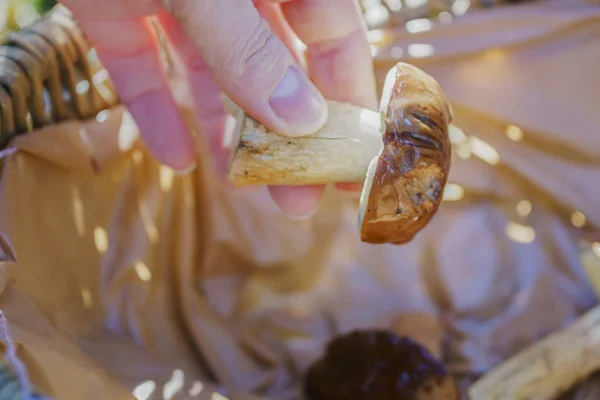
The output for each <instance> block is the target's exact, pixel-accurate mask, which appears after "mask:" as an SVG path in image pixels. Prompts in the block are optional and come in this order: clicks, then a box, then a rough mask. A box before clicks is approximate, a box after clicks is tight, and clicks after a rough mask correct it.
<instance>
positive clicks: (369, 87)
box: [276, 0, 377, 109]
mask: <svg viewBox="0 0 600 400" xmlns="http://www.w3.org/2000/svg"><path fill="white" fill-rule="evenodd" d="M276 1H277V0H276ZM281 8H282V11H283V13H284V15H285V17H286V19H287V21H288V23H289V24H290V26H291V27H292V29H293V30H294V31H295V32H296V34H297V35H298V37H299V38H300V40H302V41H303V42H304V44H306V60H307V64H308V68H309V73H310V75H311V78H312V79H313V82H314V83H315V85H316V86H317V87H318V88H319V90H320V91H321V93H323V95H324V96H325V98H327V99H329V100H337V101H344V102H348V103H353V104H355V105H358V106H361V107H365V108H370V109H377V95H376V92H375V90H376V89H375V74H374V71H373V60H372V57H371V49H370V46H369V41H368V39H367V27H366V23H365V21H364V18H363V15H362V11H361V9H360V6H359V4H358V2H357V1H356V0H290V1H285V2H283V3H281Z"/></svg>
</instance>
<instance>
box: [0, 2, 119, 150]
mask: <svg viewBox="0 0 600 400" xmlns="http://www.w3.org/2000/svg"><path fill="white" fill-rule="evenodd" d="M119 102H120V100H119V98H118V95H117V94H116V91H115V89H114V86H113V84H112V82H111V81H110V78H109V76H108V73H107V72H106V70H105V69H104V67H103V66H102V64H101V63H100V61H99V60H98V58H97V57H96V54H95V50H94V49H93V46H92V45H91V44H90V42H89V41H88V39H87V38H86V36H85V34H84V33H83V31H82V29H81V27H80V26H79V25H78V24H77V22H76V21H75V20H74V18H73V15H72V14H71V13H70V11H68V10H67V9H66V8H65V7H64V6H61V5H58V6H56V7H54V8H53V9H52V10H50V11H49V12H48V13H47V14H46V15H44V16H43V17H42V18H40V19H39V20H37V21H35V22H34V23H33V24H31V25H29V26H27V27H25V28H23V29H21V30H19V31H16V32H11V33H9V34H7V35H6V36H5V37H3V38H2V40H1V41H0V149H1V148H4V147H6V146H7V145H8V143H9V142H10V140H11V139H12V138H14V137H15V136H17V135H22V134H24V133H27V132H29V131H32V130H35V129H39V128H42V127H44V126H47V125H51V124H56V123H60V122H63V121H66V120H70V119H87V118H91V117H93V116H94V115H96V114H98V113H99V112H100V111H102V110H105V109H108V108H111V107H113V106H114V105H116V104H118V103H119Z"/></svg>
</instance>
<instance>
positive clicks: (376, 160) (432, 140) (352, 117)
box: [228, 63, 452, 244]
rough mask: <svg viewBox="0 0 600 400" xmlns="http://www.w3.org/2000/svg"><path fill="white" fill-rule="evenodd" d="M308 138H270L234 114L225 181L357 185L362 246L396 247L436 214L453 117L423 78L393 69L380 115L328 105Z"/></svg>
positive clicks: (415, 71)
mask: <svg viewBox="0 0 600 400" xmlns="http://www.w3.org/2000/svg"><path fill="white" fill-rule="evenodd" d="M328 108H329V117H328V119H327V121H326V123H325V125H324V126H323V127H322V128H321V129H319V130H318V131H317V132H315V133H314V134H312V135H310V136H302V137H287V136H283V135H280V134H278V133H276V132H273V131H270V130H269V129H267V128H266V127H265V126H264V125H262V124H261V123H260V122H258V121H257V120H256V119H254V118H253V117H252V116H250V115H248V114H246V113H244V112H243V111H242V110H238V115H237V127H236V129H235V131H234V137H233V142H232V143H233V144H234V145H233V146H232V151H231V155H230V159H229V171H228V179H229V181H230V182H231V183H232V184H233V185H236V186H243V185H317V184H330V183H337V182H344V183H349V182H361V183H362V182H364V186H363V190H362V194H361V197H360V206H359V217H358V226H359V230H360V237H361V240H362V241H364V242H367V243H394V244H403V243H407V242H409V241H410V240H412V239H413V237H414V236H415V235H416V234H417V233H418V232H419V231H420V230H421V229H423V228H424V227H425V226H426V225H427V224H428V223H429V221H430V220H431V218H432V217H433V216H434V215H435V213H436V211H437V209H438V207H439V205H440V203H441V200H442V194H443V189H444V186H445V185H446V181H447V177H448V172H449V168H450V149H451V147H450V141H449V138H448V126H449V124H450V122H451V119H452V112H451V109H450V106H449V104H448V101H447V100H446V97H445V95H444V93H443V92H442V90H441V88H440V86H439V85H438V83H437V82H436V81H435V79H433V78H432V77H431V76H430V75H428V74H426V73H425V72H423V71H422V70H420V69H419V68H417V67H415V66H412V65H409V64H405V63H398V64H397V65H396V66H394V67H393V68H392V69H391V70H390V71H389V72H388V74H387V76H386V79H385V84H384V88H383V94H382V98H381V104H380V111H379V113H377V112H375V111H372V110H368V109H364V108H360V107H356V106H353V105H351V104H346V103H340V102H334V101H328Z"/></svg>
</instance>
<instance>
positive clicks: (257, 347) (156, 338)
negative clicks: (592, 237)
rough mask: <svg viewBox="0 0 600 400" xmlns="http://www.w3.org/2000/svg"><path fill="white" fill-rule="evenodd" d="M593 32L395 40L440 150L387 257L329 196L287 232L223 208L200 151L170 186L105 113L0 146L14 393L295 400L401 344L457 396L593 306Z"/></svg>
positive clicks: (491, 17) (275, 215)
mask: <svg viewBox="0 0 600 400" xmlns="http://www.w3.org/2000/svg"><path fill="white" fill-rule="evenodd" d="M599 17H600V6H599V5H598V3H597V2H592V1H589V2H586V1H577V2H576V1H572V0H565V1H556V2H542V3H541V4H540V3H536V4H532V5H528V6H527V7H511V8H506V9H498V10H491V11H485V12H474V13H472V14H468V15H466V16H464V17H463V18H462V19H458V20H456V21H455V22H453V23H452V24H448V25H443V24H442V25H439V26H435V27H434V29H432V30H431V31H427V32H422V33H420V34H408V33H398V34H397V35H395V36H394V39H393V43H394V45H395V46H401V47H405V48H407V49H408V48H410V44H420V45H427V46H430V47H427V46H426V47H423V46H421V47H420V48H421V49H423V48H426V49H430V50H431V49H433V54H432V55H431V56H430V57H422V58H414V57H413V58H408V59H407V61H409V62H411V63H414V64H415V65H417V66H419V67H421V68H423V69H425V70H426V71H427V72H429V73H430V74H432V75H433V76H434V77H435V78H436V79H438V81H439V82H440V84H441V86H442V87H443V88H444V90H445V91H446V94H447V95H448V97H449V99H450V101H451V102H452V105H453V109H454V116H455V119H454V122H455V124H456V126H457V127H459V128H460V129H453V130H452V141H453V143H454V154H453V166H452V169H451V175H450V183H449V185H448V188H447V190H446V199H447V201H445V202H444V203H443V205H442V207H441V209H440V211H439V213H438V214H437V216H436V217H435V218H434V219H433V221H432V222H431V224H430V225H429V226H428V227H427V228H426V229H425V230H424V231H422V232H421V233H420V234H419V235H418V236H417V237H416V238H415V240H414V241H412V242H411V243H409V244H407V245H404V246H387V245H368V244H364V243H361V242H360V240H359V237H358V234H357V229H356V212H357V208H356V199H355V198H353V197H350V196H348V195H346V194H343V193H340V192H336V191H335V190H333V189H331V190H329V191H328V192H327V194H326V197H325V199H324V201H323V203H322V206H321V209H320V211H319V212H318V213H317V215H315V216H314V217H313V218H312V219H310V220H305V221H295V220H290V219H288V218H286V217H285V216H284V215H283V214H282V213H281V212H280V211H279V210H278V209H277V207H276V206H275V205H274V204H273V203H272V201H271V200H270V198H269V196H268V194H267V192H266V190H265V189H264V188H258V189H257V190H254V191H235V190H231V188H229V187H228V186H226V185H224V184H223V183H222V182H220V181H219V179H218V178H217V176H216V174H214V173H213V170H212V166H211V163H210V155H209V154H207V151H206V148H205V146H204V144H203V142H202V141H199V164H198V165H199V166H198V168H197V170H196V171H194V172H193V173H191V174H188V175H176V174H175V173H174V172H173V171H172V170H170V169H168V168H166V167H163V166H160V165H159V164H157V163H156V161H155V160H154V159H153V158H152V157H151V156H150V155H149V153H148V152H147V150H146V149H145V148H144V146H143V144H142V143H141V142H140V141H139V138H138V132H137V127H136V126H135V123H134V122H133V120H132V119H131V117H130V116H129V114H128V113H127V112H126V111H125V110H124V108H123V107H122V106H118V107H115V108H113V109H111V110H107V111H103V112H101V113H100V114H98V116H97V117H96V118H95V119H93V120H89V121H84V122H79V121H71V122H65V123H62V124H59V125H55V126H50V127H46V128H43V129H40V130H38V131H36V132H33V133H30V134H27V135H24V136H21V137H19V138H17V139H16V140H14V142H13V143H12V148H11V149H9V150H7V151H4V152H3V153H2V157H1V168H0V170H1V176H0V199H1V201H0V233H1V236H0V239H1V241H0V242H1V246H0V249H2V257H1V259H0V262H1V266H0V278H1V279H0V283H2V285H1V286H0V288H1V295H0V310H1V311H2V313H3V318H5V319H6V321H7V323H6V332H0V334H1V335H2V337H8V338H10V340H11V343H13V344H14V346H15V349H16V350H15V352H14V353H15V354H14V357H13V358H14V359H18V360H20V361H21V362H22V364H23V365H24V366H25V368H24V369H23V371H22V372H23V374H25V378H26V379H27V380H28V381H29V382H31V385H32V387H33V388H35V390H36V391H37V392H39V393H43V394H44V395H46V396H50V397H53V398H57V399H65V400H71V399H89V400H94V399H111V400H112V399H129V398H137V399H151V398H152V399H161V398H165V399H187V398H194V399H195V398H198V399H222V398H231V399H240V400H270V399H278V400H279V399H280V400H285V399H299V398H301V395H300V393H301V381H302V375H303V372H304V371H305V370H306V369H307V368H308V366H309V365H310V364H311V363H312V362H314V361H315V359H316V358H318V357H319V356H320V355H321V354H322V352H323V347H324V345H325V344H326V343H327V341H328V340H329V339H331V338H332V337H334V336H335V335H337V334H339V333H343V332H347V331H349V330H353V329H357V328H367V327H380V328H390V329H393V330H395V331H396V332H397V333H399V334H405V335H409V336H412V337H413V338H415V339H417V340H419V341H421V342H422V343H423V344H425V345H426V346H427V347H428V348H429V349H430V350H431V351H432V352H433V353H435V354H436V355H438V356H439V357H441V358H442V359H443V360H444V361H445V362H446V363H447V365H448V366H449V368H450V369H451V370H452V371H453V372H455V373H457V374H464V375H467V376H474V377H476V376H478V375H480V374H483V373H485V371H487V370H489V369H490V368H491V367H493V366H495V365H497V364H499V363H500V362H501V361H502V360H504V359H505V358H506V357H508V356H510V355H512V354H514V353H516V352H518V351H519V350H520V349H523V348H525V347H526V346H528V345H529V344H531V343H532V342H534V341H536V340H537V339H539V338H541V337H543V336H544V335H546V334H547V333H549V332H552V331H555V330H557V329H559V328H561V327H563V326H564V325H566V324H569V323H570V322H572V321H573V320H574V319H575V318H577V317H578V316H579V315H580V314H581V313H582V312H584V311H585V310H587V309H589V308H590V307H592V306H593V305H595V304H596V303H597V297H596V294H595V290H594V286H595V282H596V281H595V280H594V279H590V277H593V276H594V275H593V274H590V273H589V272H588V271H592V272H593V271H594V269H597V268H600V247H599V248H598V249H599V250H598V251H597V253H594V250H593V249H596V248H595V247H592V245H591V244H590V243H588V242H586V241H585V240H584V239H583V238H584V233H589V231H590V230H591V231H595V230H597V227H598V226H600V212H598V210H597V208H598V206H597V205H598V203H599V201H600V185H598V182H600V152H598V151H597V148H598V137H597V136H598V128H599V127H600V114H598V112H597V106H598V104H600V90H598V89H600V87H599V86H600V85H599V81H598V78H597V67H598V59H597V54H600V25H599V24H594V23H591V22H589V21H592V20H594V18H596V19H597V18H599ZM507 43H509V44H510V45H508V44H507ZM413 49H414V47H413ZM430 50H429V51H430ZM381 51H385V50H381ZM384 55H385V54H379V55H377V56H376V58H377V59H376V65H377V68H378V70H380V71H381V70H385V69H387V68H388V67H389V62H390V61H389V59H388V60H387V61H386V59H385V57H384ZM595 276H597V275H595ZM5 347H6V346H5ZM9 361H10V360H9ZM13 361H14V360H13ZM215 393H219V394H218V395H217V394H215ZM219 396H220V397H219Z"/></svg>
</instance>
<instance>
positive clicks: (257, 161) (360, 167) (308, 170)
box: [228, 101, 383, 186]
mask: <svg viewBox="0 0 600 400" xmlns="http://www.w3.org/2000/svg"><path fill="white" fill-rule="evenodd" d="M328 108H329V117H328V119H327V121H326V122H325V125H323V127H321V129H319V130H318V131H317V132H315V133H314V134H313V135H310V136H302V137H286V136H283V135H280V134H278V133H276V132H273V131H271V130H268V129H267V128H265V126H264V125H262V124H261V123H260V122H258V121H257V120H255V119H254V118H252V117H250V116H248V115H246V114H244V113H243V112H240V114H239V115H238V118H237V123H238V126H237V127H236V129H235V131H234V132H235V133H234V137H233V138H232V143H234V144H236V145H235V146H233V147H232V152H231V157H230V164H229V174H228V178H229V181H230V182H231V183H233V184H234V185H236V186H243V185H319V184H330V183H337V182H358V183H362V182H364V180H365V176H366V174H367V169H368V168H369V163H370V162H371V160H372V159H373V157H376V156H377V155H378V154H379V153H381V151H382V148H383V143H382V140H381V136H382V133H381V117H380V115H379V113H377V112H375V111H372V110H367V109H364V108H360V107H356V106H353V105H351V104H347V103H339V102H333V101H329V102H328Z"/></svg>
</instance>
